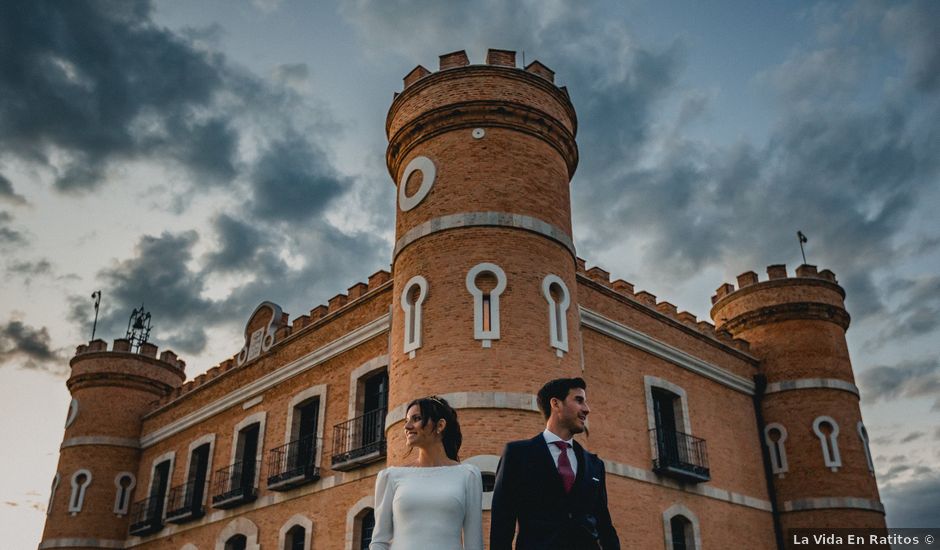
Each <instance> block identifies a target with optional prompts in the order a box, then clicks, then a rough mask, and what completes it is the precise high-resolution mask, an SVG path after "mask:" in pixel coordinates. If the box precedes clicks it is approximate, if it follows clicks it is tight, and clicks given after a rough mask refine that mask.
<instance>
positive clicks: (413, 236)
mask: <svg viewBox="0 0 940 550" xmlns="http://www.w3.org/2000/svg"><path fill="white" fill-rule="evenodd" d="M458 227H509V228H513V229H523V230H525V231H531V232H533V233H538V234H539V235H542V236H544V237H548V238H549V239H552V240H554V241H556V242H558V243H559V244H561V245H562V246H564V247H565V248H567V249H568V252H571V256H572V258H577V254H576V253H575V250H574V241H573V240H572V239H571V237H570V236H569V235H568V234H567V233H565V231H564V230H563V229H561V228H560V227H558V226H555V225H552V224H550V223H548V222H544V221H542V220H540V219H537V218H533V217H531V216H523V215H521V214H510V213H509V212H467V213H464V214H451V215H449V216H441V217H439V218H434V219H433V220H428V221H426V222H424V223H422V224H421V225H418V226H416V227H413V228H411V229H410V230H409V231H408V232H407V233H405V234H404V235H403V236H402V237H401V238H400V239H398V242H397V243H395V251H394V252H393V253H392V261H394V260H395V258H397V257H398V254H399V253H401V251H402V250H404V249H405V247H407V246H408V245H410V244H411V243H413V242H415V241H417V240H418V239H421V238H423V237H427V236H428V235H431V234H434V233H438V232H440V231H447V230H448V229H456V228H458Z"/></svg>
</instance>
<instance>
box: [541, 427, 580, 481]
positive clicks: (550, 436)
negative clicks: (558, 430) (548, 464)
mask: <svg viewBox="0 0 940 550" xmlns="http://www.w3.org/2000/svg"><path fill="white" fill-rule="evenodd" d="M542 437H544V438H545V444H546V445H548V451H549V452H550V453H552V460H554V461H555V469H558V457H559V456H561V449H559V448H558V445H555V444H554V443H552V442H553V441H565V440H564V439H562V438H560V437H558V436H557V435H555V434H554V433H552V431H551V430H549V429H548V428H545V431H544V432H542ZM565 443H567V444H568V449H566V450H565V452H566V453H568V462H570V463H571V471H572V472H574V475H578V457H577V455H576V454H575V453H574V439H573V438H572V439H569V440H568V441H565Z"/></svg>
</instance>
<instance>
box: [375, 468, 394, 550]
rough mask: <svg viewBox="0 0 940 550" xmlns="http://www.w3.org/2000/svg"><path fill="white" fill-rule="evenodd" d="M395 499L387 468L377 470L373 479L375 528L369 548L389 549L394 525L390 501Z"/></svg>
mask: <svg viewBox="0 0 940 550" xmlns="http://www.w3.org/2000/svg"><path fill="white" fill-rule="evenodd" d="M394 499H395V484H394V482H392V481H391V480H390V479H389V475H388V470H382V471H381V472H379V476H378V477H377V478H376V480H375V529H374V530H373V531H372V542H371V543H370V544H369V550H389V549H390V548H391V547H392V537H393V535H394V534H395V525H394V521H393V520H392V501H393V500H394Z"/></svg>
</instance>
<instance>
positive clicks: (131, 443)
mask: <svg viewBox="0 0 940 550" xmlns="http://www.w3.org/2000/svg"><path fill="white" fill-rule="evenodd" d="M82 445H104V446H107V447H127V448H129V449H140V441H138V440H136V439H133V438H130V437H112V436H108V435H83V436H80V437H70V438H68V439H66V440H65V441H63V442H62V445H60V446H59V449H66V448H68V447H81V446H82Z"/></svg>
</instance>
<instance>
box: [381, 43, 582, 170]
mask: <svg viewBox="0 0 940 550" xmlns="http://www.w3.org/2000/svg"><path fill="white" fill-rule="evenodd" d="M477 127H486V128H494V127H495V128H500V127H501V128H510V129H513V130H516V131H522V132H524V133H526V134H528V135H532V136H536V137H538V138H540V139H542V140H544V141H545V142H547V143H549V144H550V145H551V146H552V147H554V148H555V149H557V150H558V152H559V153H560V154H561V156H562V157H563V158H564V159H565V161H566V163H567V167H568V177H569V178H570V177H571V175H573V174H574V171H575V169H576V168H577V165H578V149H577V145H576V143H575V134H576V133H577V117H576V116H575V112H574V107H573V106H572V104H571V99H570V97H569V95H568V90H567V89H566V88H565V87H563V86H562V87H558V86H556V85H555V73H554V71H552V70H551V69H549V68H548V67H546V66H545V65H544V64H542V63H541V62H539V61H533V62H531V63H529V64H528V65H526V66H525V67H524V68H517V66H516V52H514V51H510V50H495V49H491V50H489V51H488V52H487V55H486V61H485V64H483V65H471V64H470V59H469V57H468V56H467V54H466V52H465V51H463V50H460V51H456V52H451V53H448V54H444V55H442V56H440V65H439V70H438V72H431V71H429V70H428V69H426V68H425V67H422V66H421V65H418V66H417V67H415V68H414V69H412V70H411V72H409V73H408V74H407V75H406V76H405V77H404V89H403V91H402V92H400V93H396V94H395V100H394V101H393V102H392V106H391V108H390V109H389V112H388V118H387V119H386V133H387V135H388V138H389V145H388V150H387V153H386V162H387V164H388V169H389V173H390V174H391V175H392V177H393V178H394V179H396V180H397V179H398V174H399V172H400V169H401V163H402V162H403V160H404V159H406V158H407V157H408V156H409V153H410V152H411V151H412V150H413V149H414V148H415V147H416V146H417V145H418V144H419V143H421V142H422V141H424V140H427V139H430V138H433V137H434V136H435V135H438V134H440V133H443V132H448V131H452V130H455V129H460V128H467V129H472V128H477Z"/></svg>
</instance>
